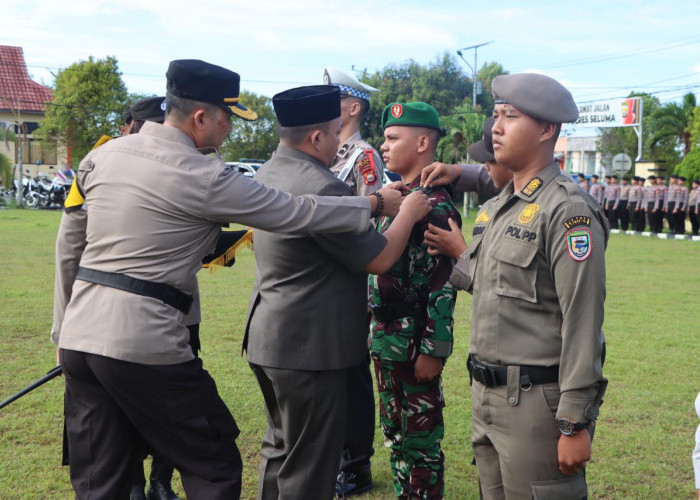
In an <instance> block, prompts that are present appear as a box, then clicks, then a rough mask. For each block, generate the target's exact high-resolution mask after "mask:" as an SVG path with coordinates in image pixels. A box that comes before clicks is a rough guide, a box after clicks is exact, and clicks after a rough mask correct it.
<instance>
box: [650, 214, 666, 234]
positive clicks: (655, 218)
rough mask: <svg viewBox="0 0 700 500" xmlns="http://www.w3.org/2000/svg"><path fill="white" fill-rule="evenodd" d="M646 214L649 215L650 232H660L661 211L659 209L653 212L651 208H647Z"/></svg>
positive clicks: (661, 226) (661, 225)
mask: <svg viewBox="0 0 700 500" xmlns="http://www.w3.org/2000/svg"><path fill="white" fill-rule="evenodd" d="M647 216H648V217H649V230H650V231H651V232H652V233H660V232H661V229H662V228H663V219H662V217H663V212H662V211H661V209H658V210H657V211H656V212H654V210H653V208H649V209H648V212H647Z"/></svg>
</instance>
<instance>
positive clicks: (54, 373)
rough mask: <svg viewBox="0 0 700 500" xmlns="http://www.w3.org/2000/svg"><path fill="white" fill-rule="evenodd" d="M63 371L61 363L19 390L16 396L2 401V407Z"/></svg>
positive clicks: (0, 404)
mask: <svg viewBox="0 0 700 500" xmlns="http://www.w3.org/2000/svg"><path fill="white" fill-rule="evenodd" d="M61 373H63V369H62V368H61V365H59V366H57V367H55V368H53V369H52V370H51V371H50V372H49V373H47V374H46V375H44V376H43V377H41V378H40V379H39V380H37V381H36V382H33V383H32V384H30V385H28V386H27V387H25V388H24V389H22V390H21V391H19V392H18V393H17V394H15V395H14V396H11V397H9V398H8V399H6V400H5V401H3V402H2V403H0V408H4V407H5V406H7V405H9V404H10V403H12V402H13V401H15V400H17V399H19V398H21V397H22V396H24V395H25V394H27V393H28V392H32V391H33V390H34V389H36V388H37V387H39V386H40V385H44V384H45V383H46V382H48V381H49V380H51V379H52V378H56V377H58V376H59V375H60V374H61Z"/></svg>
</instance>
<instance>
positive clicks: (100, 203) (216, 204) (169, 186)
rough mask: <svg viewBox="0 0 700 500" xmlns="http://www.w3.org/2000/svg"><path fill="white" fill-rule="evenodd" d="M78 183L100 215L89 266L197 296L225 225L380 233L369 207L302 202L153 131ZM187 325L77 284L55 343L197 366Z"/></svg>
mask: <svg viewBox="0 0 700 500" xmlns="http://www.w3.org/2000/svg"><path fill="white" fill-rule="evenodd" d="M78 182H79V183H80V186H81V188H82V190H83V192H84V193H85V201H86V203H87V205H88V206H89V212H90V216H89V217H88V220H87V226H86V228H85V233H84V235H83V236H82V238H80V237H78V238H76V239H75V242H76V243H77V244H79V243H80V242H81V241H86V242H87V243H86V246H85V251H84V252H83V255H82V260H81V262H80V264H81V265H82V266H83V267H87V268H92V269H97V270H99V271H106V272H117V273H123V274H127V275H129V276H132V277H135V278H140V279H144V280H149V281H154V282H159V283H165V284H168V285H170V286H173V287H175V288H177V289H179V290H181V291H182V292H185V293H188V294H193V293H194V292H195V289H196V283H197V281H196V276H195V275H196V273H197V271H198V270H199V269H200V268H201V264H202V258H203V257H204V256H205V255H207V254H209V253H211V252H212V251H213V249H214V246H215V243H216V239H217V237H218V235H219V231H220V229H221V227H222V225H223V224H226V223H229V222H237V223H241V224H246V225H250V226H253V227H258V228H263V229H267V230H273V231H280V232H308V231H310V230H313V231H319V232H327V231H353V232H364V231H366V230H367V229H368V228H369V227H370V222H369V221H370V219H369V217H370V204H369V200H368V199H367V198H363V197H355V196H352V197H344V198H337V197H334V198H324V197H293V196H292V195H290V194H287V193H283V192H281V191H278V190H275V189H272V188H268V187H265V186H263V185H261V184H259V183H257V182H255V181H254V180H252V179H249V178H247V177H245V176H244V175H241V174H239V173H235V172H233V171H232V170H231V169H229V168H227V167H226V165H225V164H224V163H223V162H222V161H221V160H220V159H218V158H216V157H214V156H204V155H202V154H201V153H200V152H199V151H197V149H195V147H194V143H193V141H192V139H191V138H190V137H189V136H187V135H186V134H185V133H183V132H182V131H181V130H179V129H177V128H174V127H170V126H168V125H161V124H157V123H153V122H147V123H145V124H144V126H143V128H142V129H141V131H140V132H139V133H138V134H132V135H129V136H125V137H120V138H119V139H116V140H112V141H109V143H107V144H104V145H103V146H101V147H99V148H97V149H95V150H93V151H92V152H90V153H89V154H88V155H87V156H86V157H85V158H84V159H83V161H82V162H81V163H80V168H79V169H78ZM64 238H67V236H59V241H58V243H57V245H63V244H66V243H67V240H64ZM183 321H184V315H183V313H182V312H181V311H179V310H177V309H175V308H173V307H170V306H168V305H166V304H165V303H163V302H161V301H160V300H158V299H154V298H150V297H144V296H140V295H136V294H132V293H130V292H125V291H122V290H117V289H114V288H110V287H107V286H102V285H97V284H94V283H89V282H86V281H76V282H75V284H74V285H73V288H72V294H71V297H70V302H69V303H68V306H67V308H66V310H65V315H64V317H63V322H62V325H57V326H58V328H57V335H55V336H54V337H53V340H54V342H58V345H59V347H61V348H64V349H72V350H77V351H83V352H88V353H93V354H99V355H102V356H107V357H111V358H115V359H121V360H125V361H131V362H135V363H143V364H152V365H160V364H162V365H166V364H176V363H182V362H185V361H189V360H191V359H193V354H192V349H191V348H190V346H189V344H188V339H189V332H188V331H187V328H186V327H185V325H184V323H183Z"/></svg>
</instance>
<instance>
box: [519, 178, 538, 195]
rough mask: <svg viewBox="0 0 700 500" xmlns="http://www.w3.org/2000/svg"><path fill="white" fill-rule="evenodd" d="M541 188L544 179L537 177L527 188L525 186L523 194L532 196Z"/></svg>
mask: <svg viewBox="0 0 700 500" xmlns="http://www.w3.org/2000/svg"><path fill="white" fill-rule="evenodd" d="M540 186H542V179H540V178H539V177H535V178H534V179H532V180H531V181H530V182H529V183H528V184H527V186H525V188H524V189H523V194H525V195H526V196H532V195H533V194H534V193H535V191H537V190H538V189H539V188H540Z"/></svg>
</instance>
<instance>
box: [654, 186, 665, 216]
mask: <svg viewBox="0 0 700 500" xmlns="http://www.w3.org/2000/svg"><path fill="white" fill-rule="evenodd" d="M667 191H668V186H666V184H661V185H658V184H655V185H654V196H655V197H656V198H655V200H654V208H655V209H657V210H658V209H661V210H663V209H665V208H666V192H667Z"/></svg>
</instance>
